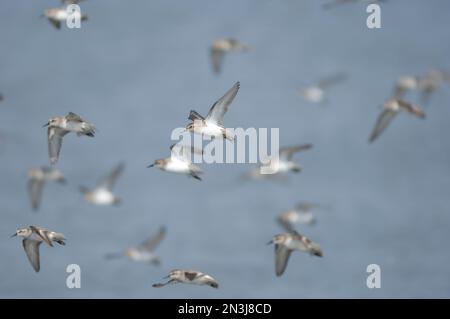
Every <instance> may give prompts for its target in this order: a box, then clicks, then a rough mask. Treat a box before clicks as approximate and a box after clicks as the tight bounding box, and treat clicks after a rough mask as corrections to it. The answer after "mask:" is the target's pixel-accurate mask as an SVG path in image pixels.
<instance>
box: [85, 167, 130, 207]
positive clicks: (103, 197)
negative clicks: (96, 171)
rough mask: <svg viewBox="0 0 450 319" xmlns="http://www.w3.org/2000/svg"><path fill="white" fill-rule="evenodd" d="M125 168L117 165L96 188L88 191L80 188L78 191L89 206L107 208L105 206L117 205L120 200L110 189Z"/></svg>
mask: <svg viewBox="0 0 450 319" xmlns="http://www.w3.org/2000/svg"><path fill="white" fill-rule="evenodd" d="M124 167H125V164H124V163H119V164H118V165H117V166H116V167H115V168H114V169H113V170H112V172H111V173H110V174H109V175H108V176H106V177H104V178H103V179H102V180H101V181H100V182H99V183H98V184H97V186H96V187H95V188H94V189H92V190H90V189H88V188H87V187H84V186H80V190H81V192H82V193H83V195H84V199H85V200H86V201H87V202H88V203H91V204H94V205H100V206H107V205H116V206H117V205H119V204H120V198H118V197H117V196H115V195H114V194H113V192H112V189H113V187H114V185H115V183H116V181H117V178H118V177H119V176H120V174H121V173H122V171H123V169H124Z"/></svg>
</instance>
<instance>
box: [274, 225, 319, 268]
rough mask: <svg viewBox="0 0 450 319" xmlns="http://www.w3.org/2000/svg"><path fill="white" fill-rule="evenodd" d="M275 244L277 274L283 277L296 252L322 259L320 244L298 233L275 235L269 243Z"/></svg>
mask: <svg viewBox="0 0 450 319" xmlns="http://www.w3.org/2000/svg"><path fill="white" fill-rule="evenodd" d="M270 244H275V273H276V275H277V276H281V275H282V274H283V273H284V271H285V269H286V266H287V264H288V261H289V256H290V255H291V253H292V252H293V251H295V250H298V251H304V252H308V253H309V254H310V255H313V256H318V257H322V256H323V254H322V250H321V248H320V246H319V245H318V244H316V243H315V242H313V241H311V240H310V239H309V238H307V237H305V236H303V235H301V234H299V233H297V232H296V231H294V232H290V233H286V234H280V235H275V236H274V237H273V238H272V240H271V241H270V242H269V243H268V245H270Z"/></svg>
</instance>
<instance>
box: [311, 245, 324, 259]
mask: <svg viewBox="0 0 450 319" xmlns="http://www.w3.org/2000/svg"><path fill="white" fill-rule="evenodd" d="M311 255H314V256H317V257H323V253H322V250H321V249H320V248H319V247H313V248H312V249H311Z"/></svg>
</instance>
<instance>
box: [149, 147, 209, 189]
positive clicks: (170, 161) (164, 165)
mask: <svg viewBox="0 0 450 319" xmlns="http://www.w3.org/2000/svg"><path fill="white" fill-rule="evenodd" d="M170 150H171V152H170V157H166V158H160V159H157V160H155V162H154V163H153V164H150V165H149V166H147V167H157V168H159V169H160V170H162V171H166V172H171V173H177V174H183V175H187V176H191V177H193V178H195V179H197V180H199V181H201V180H202V179H201V178H200V176H199V174H201V173H202V170H201V168H200V167H199V166H197V165H195V164H193V163H192V161H191V155H192V154H194V153H197V154H202V153H203V150H201V149H197V148H195V147H193V146H189V145H182V144H179V143H177V144H173V145H172V146H171V147H170Z"/></svg>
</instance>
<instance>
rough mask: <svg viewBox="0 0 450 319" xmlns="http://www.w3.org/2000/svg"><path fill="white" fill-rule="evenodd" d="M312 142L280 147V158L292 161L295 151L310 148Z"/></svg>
mask: <svg viewBox="0 0 450 319" xmlns="http://www.w3.org/2000/svg"><path fill="white" fill-rule="evenodd" d="M311 147H312V144H301V145H294V146H289V147H282V148H280V158H282V159H285V160H288V161H290V160H291V159H292V157H293V156H294V154H295V153H297V152H301V151H305V150H308V149H310V148H311Z"/></svg>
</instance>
